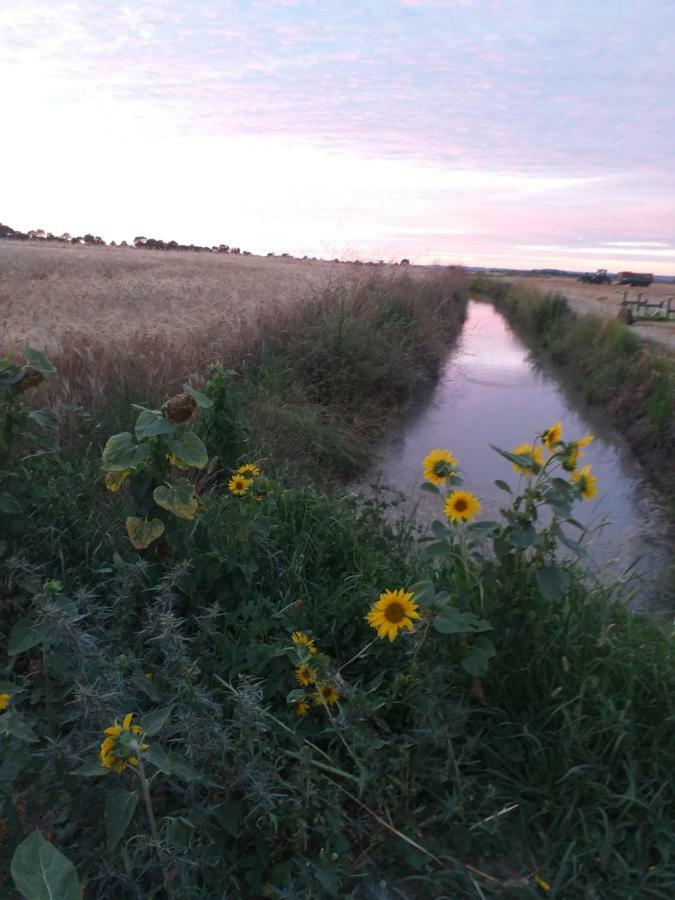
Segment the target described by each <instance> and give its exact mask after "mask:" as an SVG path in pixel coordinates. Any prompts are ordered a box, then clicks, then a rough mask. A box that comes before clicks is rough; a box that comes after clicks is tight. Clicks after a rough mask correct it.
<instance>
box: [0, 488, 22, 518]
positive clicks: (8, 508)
mask: <svg viewBox="0 0 675 900" xmlns="http://www.w3.org/2000/svg"><path fill="white" fill-rule="evenodd" d="M0 512H1V513H5V515H7V516H17V515H19V514H20V513H21V504H20V503H19V501H18V500H17V499H16V497H14V496H13V495H12V494H8V493H6V492H5V493H2V494H0Z"/></svg>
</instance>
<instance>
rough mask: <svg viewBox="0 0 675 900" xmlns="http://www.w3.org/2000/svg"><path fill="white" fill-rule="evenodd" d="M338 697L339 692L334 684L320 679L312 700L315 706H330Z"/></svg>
mask: <svg viewBox="0 0 675 900" xmlns="http://www.w3.org/2000/svg"><path fill="white" fill-rule="evenodd" d="M339 699H340V694H339V693H338V691H337V689H336V688H335V686H334V685H332V684H329V683H328V682H327V681H322V682H321V684H320V685H319V686H318V688H317V690H316V691H315V692H314V702H315V703H316V705H317V706H332V705H333V704H334V703H337V702H338V700H339Z"/></svg>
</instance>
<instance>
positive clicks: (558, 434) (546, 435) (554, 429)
mask: <svg viewBox="0 0 675 900" xmlns="http://www.w3.org/2000/svg"><path fill="white" fill-rule="evenodd" d="M562 436H563V427H562V422H556V423H555V425H551V427H550V428H547V429H546V431H544V432H543V434H542V436H541V439H542V441H543V443H544V446H546V447H548V449H549V450H551V449H553V447H554V445H555V444H559V443H560V442H561V441H562Z"/></svg>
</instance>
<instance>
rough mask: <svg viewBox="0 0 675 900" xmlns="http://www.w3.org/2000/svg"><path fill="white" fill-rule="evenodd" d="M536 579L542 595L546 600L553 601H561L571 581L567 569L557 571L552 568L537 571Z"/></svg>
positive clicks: (557, 569) (555, 568)
mask: <svg viewBox="0 0 675 900" xmlns="http://www.w3.org/2000/svg"><path fill="white" fill-rule="evenodd" d="M536 578H537V584H538V585H539V589H540V590H541V592H542V594H543V595H544V596H545V597H546V598H547V599H548V600H553V601H556V600H561V599H562V597H564V595H565V591H566V590H567V589H568V587H569V585H570V581H571V576H570V573H569V572H568V571H567V569H559V568H557V567H554V566H548V567H545V568H543V569H538V570H537V574H536Z"/></svg>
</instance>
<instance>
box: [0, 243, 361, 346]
mask: <svg viewBox="0 0 675 900" xmlns="http://www.w3.org/2000/svg"><path fill="white" fill-rule="evenodd" d="M370 270H371V269H370V267H367V268H366V267H365V266H358V265H353V264H348V263H332V262H322V261H311V260H294V259H285V258H283V259H282V258H266V257H259V256H238V255H232V256H231V255H229V254H228V255H225V254H215V253H214V254H210V253H180V252H159V251H153V250H136V249H134V248H124V247H72V246H67V245H58V244H56V245H54V244H36V243H32V242H31V243H30V244H28V243H19V242H15V241H0V344H2V345H4V346H5V347H11V348H14V349H21V348H22V347H24V346H26V345H30V346H34V347H39V348H41V349H45V350H52V351H55V350H57V349H59V347H60V345H61V343H62V342H63V340H64V338H65V337H66V336H67V335H68V334H72V333H73V332H77V333H78V334H79V335H89V336H91V337H94V338H96V339H99V340H106V341H111V342H120V341H121V342H126V341H128V340H129V339H130V338H134V337H139V336H145V335H152V336H157V337H159V336H164V337H166V338H167V339H169V340H170V341H173V340H175V339H176V337H177V335H179V334H185V333H186V332H189V331H191V330H193V329H195V328H196V329H199V330H200V331H201V330H203V329H204V328H209V329H215V330H218V331H220V333H221V334H224V333H226V332H237V331H239V330H240V329H241V328H242V327H244V328H246V327H250V325H251V323H252V322H254V321H256V320H258V319H259V318H264V317H267V316H269V314H270V312H273V311H274V310H279V311H283V310H285V309H287V308H288V306H289V305H292V304H294V303H296V302H298V301H302V300H306V299H307V298H308V297H311V296H312V295H313V294H319V293H321V292H322V291H324V290H325V289H326V288H329V287H331V286H333V285H335V284H336V283H338V282H341V281H350V280H351V279H353V278H358V277H361V276H362V275H363V273H364V272H365V271H370Z"/></svg>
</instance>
